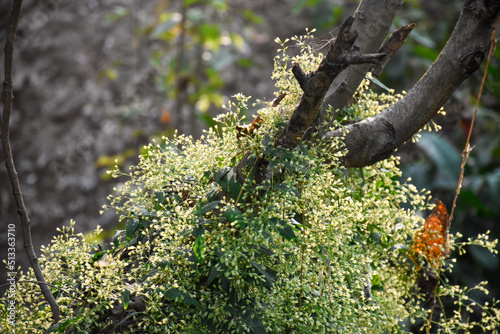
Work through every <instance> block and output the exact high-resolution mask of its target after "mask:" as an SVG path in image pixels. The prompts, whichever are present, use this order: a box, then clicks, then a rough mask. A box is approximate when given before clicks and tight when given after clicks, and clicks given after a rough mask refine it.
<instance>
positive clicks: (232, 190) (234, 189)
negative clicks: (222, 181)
mask: <svg viewBox="0 0 500 334" xmlns="http://www.w3.org/2000/svg"><path fill="white" fill-rule="evenodd" d="M241 188H242V186H241V184H240V183H239V182H238V181H236V179H235V178H231V179H229V194H230V195H231V198H232V199H233V200H235V201H236V200H237V199H238V196H239V195H240V192H241ZM242 197H243V196H242ZM242 200H243V198H240V202H241V201H242Z"/></svg>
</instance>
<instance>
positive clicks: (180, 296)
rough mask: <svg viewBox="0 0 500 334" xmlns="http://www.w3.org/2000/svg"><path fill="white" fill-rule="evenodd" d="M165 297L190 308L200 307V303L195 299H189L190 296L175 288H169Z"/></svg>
mask: <svg viewBox="0 0 500 334" xmlns="http://www.w3.org/2000/svg"><path fill="white" fill-rule="evenodd" d="M165 297H167V298H168V299H172V300H175V301H181V302H183V303H184V304H188V305H192V306H201V304H200V302H199V301H198V300H196V299H195V298H193V297H191V295H190V294H189V293H187V292H183V291H181V290H179V289H177V288H170V289H168V290H167V292H165Z"/></svg>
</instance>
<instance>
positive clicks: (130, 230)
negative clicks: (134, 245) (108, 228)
mask: <svg viewBox="0 0 500 334" xmlns="http://www.w3.org/2000/svg"><path fill="white" fill-rule="evenodd" d="M138 225H139V220H138V219H135V218H132V219H129V220H128V222H127V226H126V227H125V235H126V236H127V241H130V239H132V237H133V236H134V233H135V232H136V231H137V226H138Z"/></svg>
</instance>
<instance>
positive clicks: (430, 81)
mask: <svg viewBox="0 0 500 334" xmlns="http://www.w3.org/2000/svg"><path fill="white" fill-rule="evenodd" d="M499 12H500V2H499V1H495V0H467V1H466V2H465V4H464V7H463V8H462V12H461V14H460V18H459V20H458V22H457V24H456V26H455V29H454V30H453V33H452V35H451V37H450V39H449V40H448V42H447V43H446V46H445V47H444V49H443V50H442V51H441V53H440V55H439V57H438V59H437V60H436V61H435V62H434V64H433V65H432V66H431V67H430V68H429V70H428V71H427V72H426V73H425V74H424V76H423V77H422V78H421V79H420V80H419V82H418V83H417V84H416V85H415V86H414V87H413V88H412V89H411V90H410V91H409V92H408V94H407V95H406V96H405V97H404V98H402V99H401V100H400V101H398V102H397V103H395V104H394V105H392V106H391V107H389V108H387V109H386V110H384V111H383V112H382V113H380V114H379V115H377V116H374V117H371V118H368V119H366V120H363V121H361V122H359V123H355V124H352V125H349V126H347V127H346V128H345V129H338V130H335V131H331V132H329V133H327V134H326V136H327V137H330V138H331V137H337V136H343V135H344V133H346V132H347V133H346V136H345V140H344V142H345V144H346V148H347V150H348V153H347V155H346V157H345V165H347V166H352V167H361V166H367V165H371V164H373V163H375V162H377V161H380V160H382V159H385V158H387V157H388V156H390V155H391V154H392V153H393V152H394V150H395V149H396V148H398V147H399V146H400V145H402V144H403V143H404V142H405V141H406V140H408V139H409V138H411V136H413V135H414V134H415V133H417V132H418V131H419V130H420V129H421V128H422V127H423V126H424V125H425V124H426V123H427V122H429V121H430V119H431V118H432V117H434V116H435V115H436V113H437V112H438V111H439V109H440V108H441V106H442V105H443V104H444V103H445V102H446V100H448V98H449V97H450V96H451V94H452V93H453V91H454V90H455V89H456V88H457V87H458V86H459V85H460V83H462V81H463V80H464V79H466V78H467V77H469V76H470V75H471V74H472V73H473V72H474V71H476V70H477V69H478V68H479V66H480V65H481V62H482V61H483V58H484V56H485V53H486V52H487V50H488V47H489V44H490V37H491V34H492V32H493V30H494V28H495V22H496V21H497V20H498V16H499Z"/></svg>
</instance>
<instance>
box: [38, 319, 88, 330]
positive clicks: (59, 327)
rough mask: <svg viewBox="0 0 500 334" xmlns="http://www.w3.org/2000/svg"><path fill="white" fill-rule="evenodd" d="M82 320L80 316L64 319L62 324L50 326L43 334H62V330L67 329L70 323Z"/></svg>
mask: <svg viewBox="0 0 500 334" xmlns="http://www.w3.org/2000/svg"><path fill="white" fill-rule="evenodd" d="M81 318H82V316H79V317H75V318H70V319H66V320H64V321H62V322H58V323H56V324H54V325H52V326H50V327H49V329H47V330H46V331H45V334H49V333H56V332H57V333H64V330H65V329H66V328H68V327H69V326H70V325H71V324H72V323H74V322H76V321H78V320H80V319H81Z"/></svg>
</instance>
